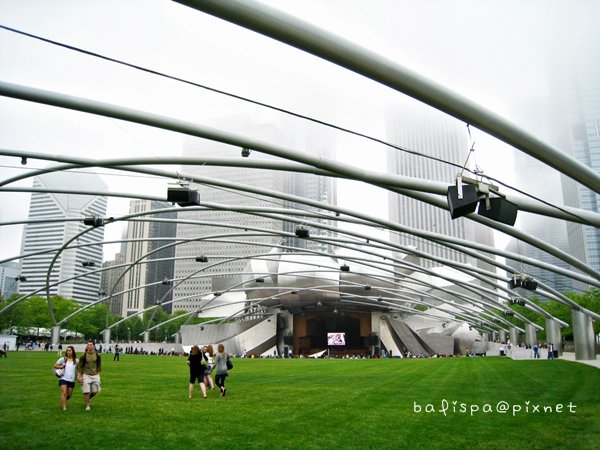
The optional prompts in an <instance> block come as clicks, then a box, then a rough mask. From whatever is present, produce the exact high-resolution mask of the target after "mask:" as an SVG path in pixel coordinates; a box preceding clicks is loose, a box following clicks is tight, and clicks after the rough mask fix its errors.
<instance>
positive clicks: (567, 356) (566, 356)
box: [560, 352, 600, 369]
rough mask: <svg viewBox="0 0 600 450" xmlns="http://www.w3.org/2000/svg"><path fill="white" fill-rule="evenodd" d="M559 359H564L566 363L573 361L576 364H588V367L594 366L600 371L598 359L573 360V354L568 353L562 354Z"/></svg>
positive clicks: (599, 360)
mask: <svg viewBox="0 0 600 450" xmlns="http://www.w3.org/2000/svg"><path fill="white" fill-rule="evenodd" d="M560 359H564V360H567V361H575V362H578V363H583V364H588V365H590V366H594V367H597V368H598V369H600V359H587V360H584V359H579V360H577V359H575V353H570V352H563V354H562V356H561V357H560Z"/></svg>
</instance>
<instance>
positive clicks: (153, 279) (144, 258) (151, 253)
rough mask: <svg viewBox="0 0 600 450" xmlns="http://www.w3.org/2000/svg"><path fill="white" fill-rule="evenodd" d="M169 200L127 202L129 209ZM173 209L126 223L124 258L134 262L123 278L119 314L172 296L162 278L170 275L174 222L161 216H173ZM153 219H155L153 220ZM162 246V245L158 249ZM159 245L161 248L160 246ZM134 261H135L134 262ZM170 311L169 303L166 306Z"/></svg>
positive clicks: (157, 205) (161, 204)
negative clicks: (122, 292)
mask: <svg viewBox="0 0 600 450" xmlns="http://www.w3.org/2000/svg"><path fill="white" fill-rule="evenodd" d="M170 207H171V204H170V203H166V202H158V201H152V200H134V201H132V202H131V203H130V204H129V213H130V214H135V213H140V212H146V211H153V210H159V209H164V208H170ZM176 217H177V213H176V212H173V211H171V212H165V213H161V214H155V215H152V216H144V217H140V218H139V220H136V219H134V220H130V221H129V222H128V223H127V242H126V243H125V261H126V263H130V264H133V265H132V266H131V268H129V270H127V272H126V274H125V276H124V279H123V289H124V291H125V292H124V294H123V301H122V309H121V311H120V315H121V316H122V317H127V316H129V315H131V314H133V313H136V312H139V311H141V310H142V309H145V308H147V307H148V306H152V305H154V304H156V303H157V302H160V301H162V302H163V303H165V302H168V301H169V300H171V298H172V292H171V291H170V287H171V285H170V283H163V280H167V281H169V280H171V279H172V278H173V264H174V262H173V257H174V255H175V247H174V246H172V245H169V244H172V243H173V241H174V239H175V232H176V227H177V226H176V224H175V222H174V221H173V222H170V221H164V222H163V221H161V220H160V219H176ZM153 219H155V220H153ZM161 247H164V248H162V249H160V248H161ZM159 249H160V250H159ZM134 263H135V264H134ZM165 310H166V312H171V304H170V303H168V304H167V305H166V307H165Z"/></svg>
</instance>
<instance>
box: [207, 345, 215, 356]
mask: <svg viewBox="0 0 600 450" xmlns="http://www.w3.org/2000/svg"><path fill="white" fill-rule="evenodd" d="M206 351H207V352H208V354H209V355H210V356H215V351H214V350H213V346H212V344H208V345H207V346H206Z"/></svg>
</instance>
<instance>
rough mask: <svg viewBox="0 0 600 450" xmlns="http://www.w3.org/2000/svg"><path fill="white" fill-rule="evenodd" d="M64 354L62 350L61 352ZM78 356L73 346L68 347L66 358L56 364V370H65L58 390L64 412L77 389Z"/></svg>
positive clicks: (60, 359)
mask: <svg viewBox="0 0 600 450" xmlns="http://www.w3.org/2000/svg"><path fill="white" fill-rule="evenodd" d="M61 353H62V350H61ZM78 362H79V360H78V359H77V354H76V353H75V348H74V347H73V346H72V345H69V346H67V351H66V352H65V356H64V357H61V358H59V359H58V361H56V364H54V368H55V369H63V374H62V376H61V377H60V378H59V380H58V389H60V407H61V408H62V410H63V411H66V410H67V401H68V400H69V399H70V398H71V395H73V389H75V378H76V377H77V363H78Z"/></svg>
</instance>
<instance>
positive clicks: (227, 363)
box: [225, 355, 233, 370]
mask: <svg viewBox="0 0 600 450" xmlns="http://www.w3.org/2000/svg"><path fill="white" fill-rule="evenodd" d="M225 364H226V365H227V370H231V369H233V363H232V362H231V360H230V359H229V355H227V359H226V360H225Z"/></svg>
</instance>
